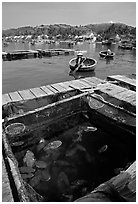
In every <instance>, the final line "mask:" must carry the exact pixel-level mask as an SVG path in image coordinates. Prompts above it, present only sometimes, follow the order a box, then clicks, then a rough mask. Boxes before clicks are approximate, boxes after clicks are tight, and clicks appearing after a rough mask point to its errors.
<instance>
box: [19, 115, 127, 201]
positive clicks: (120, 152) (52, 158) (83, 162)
mask: <svg viewBox="0 0 138 204" xmlns="http://www.w3.org/2000/svg"><path fill="white" fill-rule="evenodd" d="M79 120H80V121H79V124H78V125H76V126H75V127H72V128H70V129H68V130H66V131H64V132H63V133H61V134H59V135H56V137H53V138H52V139H51V140H45V141H46V144H49V142H51V141H57V140H58V141H61V142H62V144H61V146H59V147H58V148H56V149H52V150H46V151H45V150H44V148H43V149H42V147H41V150H40V143H39V144H36V145H34V146H33V147H31V148H29V150H31V151H32V152H33V153H34V155H35V158H36V160H37V161H43V162H45V164H46V166H47V167H45V168H40V167H37V165H36V166H33V169H34V170H35V172H33V174H34V175H33V177H32V178H28V179H25V180H26V182H28V183H29V184H30V185H31V186H32V187H33V188H34V189H35V190H36V192H38V193H39V194H40V195H42V196H44V198H45V201H53V202H57V201H58V202H59V201H64V202H66V201H73V200H75V199H77V198H79V197H81V196H84V195H86V194H87V193H89V192H91V191H92V190H93V189H94V188H95V187H96V186H97V185H99V184H101V183H102V182H104V181H107V180H108V179H110V178H111V177H112V176H115V175H116V173H115V169H116V168H120V167H125V165H126V163H127V162H128V161H129V159H128V158H129V156H130V155H129V152H128V151H127V149H128V146H127V145H126V144H124V142H121V141H119V140H118V139H116V138H113V137H112V136H111V135H109V134H108V133H106V132H103V130H102V129H100V128H99V127H95V126H94V125H93V124H91V123H90V122H89V121H87V120H86V119H84V118H83V117H80V119H79ZM38 146H39V150H38ZM105 146H106V148H104V147H105ZM27 150H28V149H27ZM27 150H25V151H23V154H22V152H19V153H18V154H17V153H15V155H16V157H17V159H18V162H19V167H21V166H24V165H25V164H24V163H23V158H24V156H25V153H26V151H27ZM22 175H23V174H22Z"/></svg>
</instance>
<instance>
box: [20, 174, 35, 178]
mask: <svg viewBox="0 0 138 204" xmlns="http://www.w3.org/2000/svg"><path fill="white" fill-rule="evenodd" d="M33 176H34V174H32V173H29V174H22V178H23V179H28V178H32V177H33Z"/></svg>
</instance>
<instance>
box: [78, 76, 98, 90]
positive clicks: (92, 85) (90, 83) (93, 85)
mask: <svg viewBox="0 0 138 204" xmlns="http://www.w3.org/2000/svg"><path fill="white" fill-rule="evenodd" d="M80 80H81V81H83V82H85V83H87V84H88V85H89V86H91V88H93V87H95V84H94V83H92V82H90V81H87V79H85V78H83V79H80Z"/></svg>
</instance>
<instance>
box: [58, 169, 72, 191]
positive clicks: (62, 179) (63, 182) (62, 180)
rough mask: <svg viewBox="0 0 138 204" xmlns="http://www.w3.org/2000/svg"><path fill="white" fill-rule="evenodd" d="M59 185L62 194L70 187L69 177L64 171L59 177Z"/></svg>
mask: <svg viewBox="0 0 138 204" xmlns="http://www.w3.org/2000/svg"><path fill="white" fill-rule="evenodd" d="M57 185H58V188H59V190H60V192H62V193H64V192H65V190H66V189H67V188H68V187H69V186H70V183H69V180H68V177H67V175H66V174H65V173H64V172H63V171H62V172H60V173H59V175H58V180H57Z"/></svg>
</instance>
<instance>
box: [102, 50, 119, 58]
mask: <svg viewBox="0 0 138 204" xmlns="http://www.w3.org/2000/svg"><path fill="white" fill-rule="evenodd" d="M99 55H100V57H104V58H113V57H114V56H115V53H114V52H111V54H108V52H107V51H106V50H105V51H101V52H99Z"/></svg>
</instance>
